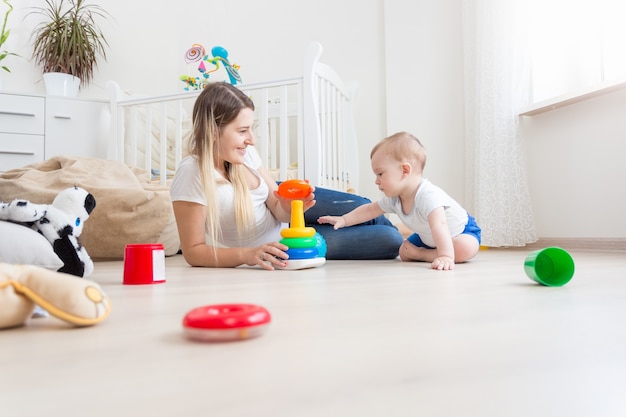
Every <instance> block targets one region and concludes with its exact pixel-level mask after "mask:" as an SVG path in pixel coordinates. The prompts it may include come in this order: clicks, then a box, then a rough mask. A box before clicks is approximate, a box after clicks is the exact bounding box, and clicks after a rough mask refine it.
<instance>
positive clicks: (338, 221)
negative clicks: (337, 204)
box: [317, 216, 346, 230]
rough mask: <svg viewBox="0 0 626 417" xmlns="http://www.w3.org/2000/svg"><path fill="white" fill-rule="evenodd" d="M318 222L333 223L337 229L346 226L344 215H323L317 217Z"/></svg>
mask: <svg viewBox="0 0 626 417" xmlns="http://www.w3.org/2000/svg"><path fill="white" fill-rule="evenodd" d="M317 222H318V223H319V224H332V225H334V226H335V227H334V229H335V230H337V229H341V228H342V227H345V226H346V220H345V219H344V218H343V216H322V217H320V218H319V219H317Z"/></svg>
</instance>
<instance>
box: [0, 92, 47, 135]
mask: <svg viewBox="0 0 626 417" xmlns="http://www.w3.org/2000/svg"><path fill="white" fill-rule="evenodd" d="M44 120H45V99H44V97H34V96H20V95H14V94H0V133H24V134H30V135H43V134H44Z"/></svg>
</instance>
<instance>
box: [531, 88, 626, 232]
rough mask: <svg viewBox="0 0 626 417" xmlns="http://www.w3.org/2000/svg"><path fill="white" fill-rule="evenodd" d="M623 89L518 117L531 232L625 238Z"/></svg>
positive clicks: (625, 93)
mask: <svg viewBox="0 0 626 417" xmlns="http://www.w3.org/2000/svg"><path fill="white" fill-rule="evenodd" d="M625 115H626V91H621V92H617V93H612V94H608V95H606V96H602V97H598V98H595V99H592V100H589V101H585V102H582V103H578V104H574V105H570V106H567V107H563V108H560V109H555V110H551V111H548V112H546V113H542V114H539V115H535V116H531V117H525V118H524V119H523V122H522V123H523V130H522V132H523V134H522V136H523V143H524V145H525V151H526V155H527V163H528V173H529V188H530V193H531V198H532V205H533V211H534V214H535V222H536V225H537V236H539V237H540V238H541V237H544V238H626V186H625V182H626V164H625V163H624V161H625V155H626V116H625Z"/></svg>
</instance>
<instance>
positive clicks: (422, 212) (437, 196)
mask: <svg viewBox="0 0 626 417" xmlns="http://www.w3.org/2000/svg"><path fill="white" fill-rule="evenodd" d="M378 205H379V206H380V208H381V209H382V210H383V211H384V212H385V213H395V214H397V215H398V217H399V218H400V220H401V221H402V223H404V224H405V225H406V226H407V227H408V228H409V229H411V230H412V231H413V232H415V233H417V234H418V235H419V237H420V239H421V240H422V242H424V243H425V244H427V245H428V246H431V247H435V246H436V245H435V240H434V239H433V234H432V232H431V230H430V226H429V224H428V215H429V214H430V213H431V212H432V211H433V210H434V209H436V208H438V207H443V208H444V211H445V213H446V220H447V222H448V228H449V229H450V235H451V236H452V237H455V236H457V235H459V234H460V233H461V232H463V230H465V226H466V225H467V220H468V217H467V216H468V215H467V211H466V210H465V209H464V208H463V207H461V205H460V204H459V203H457V202H456V201H455V200H454V199H453V198H452V197H450V196H449V195H448V194H447V193H446V192H445V191H443V190H442V189H441V188H439V187H437V186H436V185H434V184H432V183H431V182H430V181H428V180H427V179H425V178H423V179H422V182H421V183H420V185H419V187H418V189H417V193H416V194H415V204H413V210H411V212H410V213H408V214H404V213H403V212H402V202H401V201H400V198H398V197H386V196H385V197H383V198H382V199H380V200H379V201H378Z"/></svg>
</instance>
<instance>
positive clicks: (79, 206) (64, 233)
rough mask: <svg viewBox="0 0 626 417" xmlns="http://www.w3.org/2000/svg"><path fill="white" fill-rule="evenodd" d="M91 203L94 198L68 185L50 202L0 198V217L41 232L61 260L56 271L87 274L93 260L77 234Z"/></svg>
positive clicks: (79, 232) (89, 210)
mask: <svg viewBox="0 0 626 417" xmlns="http://www.w3.org/2000/svg"><path fill="white" fill-rule="evenodd" d="M95 207H96V199H95V198H94V196H93V195H92V194H91V193H89V192H87V191H86V190H84V189H82V188H80V187H70V188H66V189H65V190H63V191H61V192H60V193H59V194H57V196H56V197H55V198H54V201H53V202H52V204H34V203H31V202H30V201H27V200H19V199H16V200H13V201H11V202H10V203H2V202H0V220H6V221H10V222H13V223H20V224H22V225H24V226H26V227H30V228H31V229H33V230H35V231H37V232H39V233H40V234H42V235H43V236H44V237H45V238H46V239H47V240H48V241H49V242H50V244H51V245H52V249H53V250H54V253H56V254H57V256H58V257H59V258H60V259H61V261H62V262H63V266H62V267H61V268H59V270H58V272H64V273H67V274H71V275H76V276H78V277H87V276H89V275H91V273H92V272H93V261H92V260H91V258H90V257H89V254H88V253H87V250H85V248H84V247H83V246H82V245H81V244H80V242H79V240H78V237H79V236H80V234H81V233H82V231H83V225H84V223H85V220H87V218H88V217H89V215H90V214H91V212H92V211H93V209H94V208H95Z"/></svg>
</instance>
